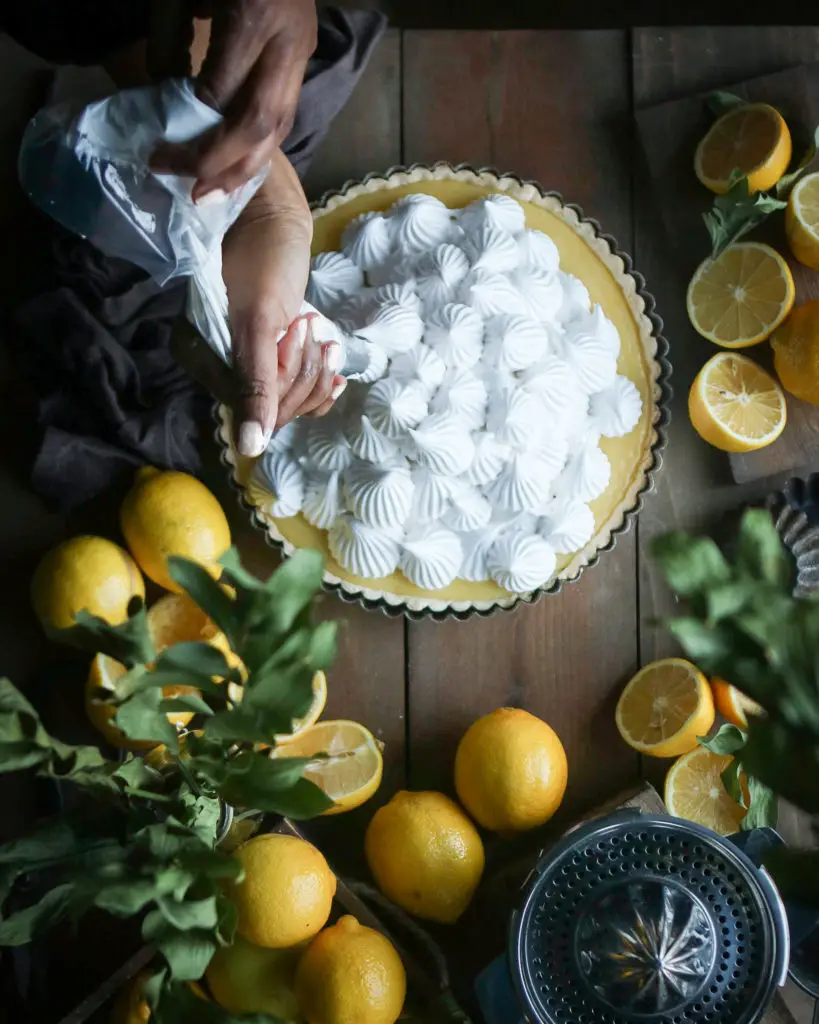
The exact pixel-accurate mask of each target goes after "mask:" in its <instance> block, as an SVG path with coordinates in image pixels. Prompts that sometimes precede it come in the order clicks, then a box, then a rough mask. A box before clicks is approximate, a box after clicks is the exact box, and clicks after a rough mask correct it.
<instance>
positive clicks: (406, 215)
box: [391, 192, 453, 253]
mask: <svg viewBox="0 0 819 1024" xmlns="http://www.w3.org/2000/svg"><path fill="white" fill-rule="evenodd" d="M391 218H392V219H393V220H394V222H395V237H396V241H397V243H398V245H399V246H400V247H401V248H402V249H403V250H405V251H406V252H410V253H421V252H427V251H428V250H429V249H430V248H432V246H434V245H439V244H440V243H441V242H445V241H446V240H447V239H448V238H449V236H450V234H451V233H452V224H453V217H452V214H451V213H450V211H449V209H448V208H447V207H446V206H444V204H443V203H442V202H441V201H440V200H439V199H436V198H435V197H434V196H428V195H425V194H424V193H423V192H414V193H411V194H410V195H408V196H404V197H403V199H399V200H398V202H397V203H396V204H395V206H393V208H392V212H391Z"/></svg>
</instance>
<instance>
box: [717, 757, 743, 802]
mask: <svg viewBox="0 0 819 1024" xmlns="http://www.w3.org/2000/svg"><path fill="white" fill-rule="evenodd" d="M741 775H743V771H742V764H741V762H740V761H739V760H738V759H737V758H736V757H734V758H732V759H731V762H730V764H729V765H728V767H727V768H726V769H725V770H724V771H723V772H722V774H721V775H720V779H721V780H722V784H723V786H725V790H726V792H727V793H728V796H730V797H731V799H732V800H735V801H736V802H737V803H738V804H739V806H740V807H746V808H747V804H746V802H745V792H744V790H743V788H742V783H741V782H740V776H741Z"/></svg>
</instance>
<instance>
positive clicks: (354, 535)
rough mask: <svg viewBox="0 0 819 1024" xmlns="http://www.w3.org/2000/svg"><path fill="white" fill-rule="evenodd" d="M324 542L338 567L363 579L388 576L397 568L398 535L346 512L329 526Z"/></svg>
mask: <svg viewBox="0 0 819 1024" xmlns="http://www.w3.org/2000/svg"><path fill="white" fill-rule="evenodd" d="M327 543H328V546H329V548H330V554H331V555H332V556H333V558H334V559H335V560H336V561H337V562H338V564H339V565H340V566H341V568H342V569H346V571H347V572H351V573H352V574H353V575H354V576H361V577H364V578H365V579H380V578H381V577H382V576H389V575H390V573H393V572H395V570H396V569H397V568H398V559H399V558H400V557H401V545H400V544H399V540H398V537H396V536H394V535H393V534H392V533H390V532H389V531H387V530H379V529H378V528H376V527H374V526H368V525H367V524H366V523H362V522H361V521H360V520H358V519H354V518H353V517H352V516H350V515H348V514H346V513H345V514H344V515H341V516H339V517H338V519H336V521H335V522H334V523H333V525H332V526H331V527H330V530H329V532H328V534H327Z"/></svg>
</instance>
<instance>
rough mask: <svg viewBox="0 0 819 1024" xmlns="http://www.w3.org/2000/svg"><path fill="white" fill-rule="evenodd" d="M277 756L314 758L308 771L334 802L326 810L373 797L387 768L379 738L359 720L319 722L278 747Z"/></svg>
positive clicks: (342, 808) (334, 811)
mask: <svg viewBox="0 0 819 1024" xmlns="http://www.w3.org/2000/svg"><path fill="white" fill-rule="evenodd" d="M325 754H326V755H327V756H326V757H323V756H321V755H325ZM273 757H275V758H279V757H307V758H314V760H312V761H311V762H310V764H309V765H308V767H307V768H306V769H305V771H304V775H305V778H308V779H310V781H311V782H314V783H315V784H316V785H317V786H318V787H319V789H322V790H323V791H324V792H325V793H326V794H327V796H328V797H329V798H330V799H331V800H332V801H333V802H334V804H335V806H334V807H331V808H330V809H329V810H328V811H326V812H325V813H326V814H340V813H341V812H342V811H351V810H352V809H353V808H354V807H359V806H360V805H361V804H363V803H364V802H365V801H366V800H369V798H370V797H371V796H372V795H373V793H375V791H376V790H377V789H378V787H379V785H380V783H381V775H382V772H383V768H384V761H383V758H382V756H381V750H380V748H379V745H378V742H377V740H376V739H375V737H374V736H373V735H372V733H371V732H370V731H369V730H368V729H365V728H364V726H363V725H359V724H358V722H345V721H327V722H319V723H318V724H317V725H314V726H311V727H310V728H309V729H305V730H304V731H303V732H301V733H300V734H299V735H298V736H296V737H295V738H294V739H292V740H290V742H288V743H286V744H284V745H283V746H281V747H276V748H275V749H274V751H273Z"/></svg>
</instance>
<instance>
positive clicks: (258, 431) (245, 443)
mask: <svg viewBox="0 0 819 1024" xmlns="http://www.w3.org/2000/svg"><path fill="white" fill-rule="evenodd" d="M272 435H273V431H272V430H267V431H264V430H262V425H261V423H256V422H255V421H252V420H251V421H248V422H247V423H243V424H242V425H241V427H240V428H239V454H240V455H244V456H245V458H247V459H255V458H258V456H259V455H261V454H262V452H264V451H265V449H266V448H267V446H268V444H270V438H271V437H272Z"/></svg>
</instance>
